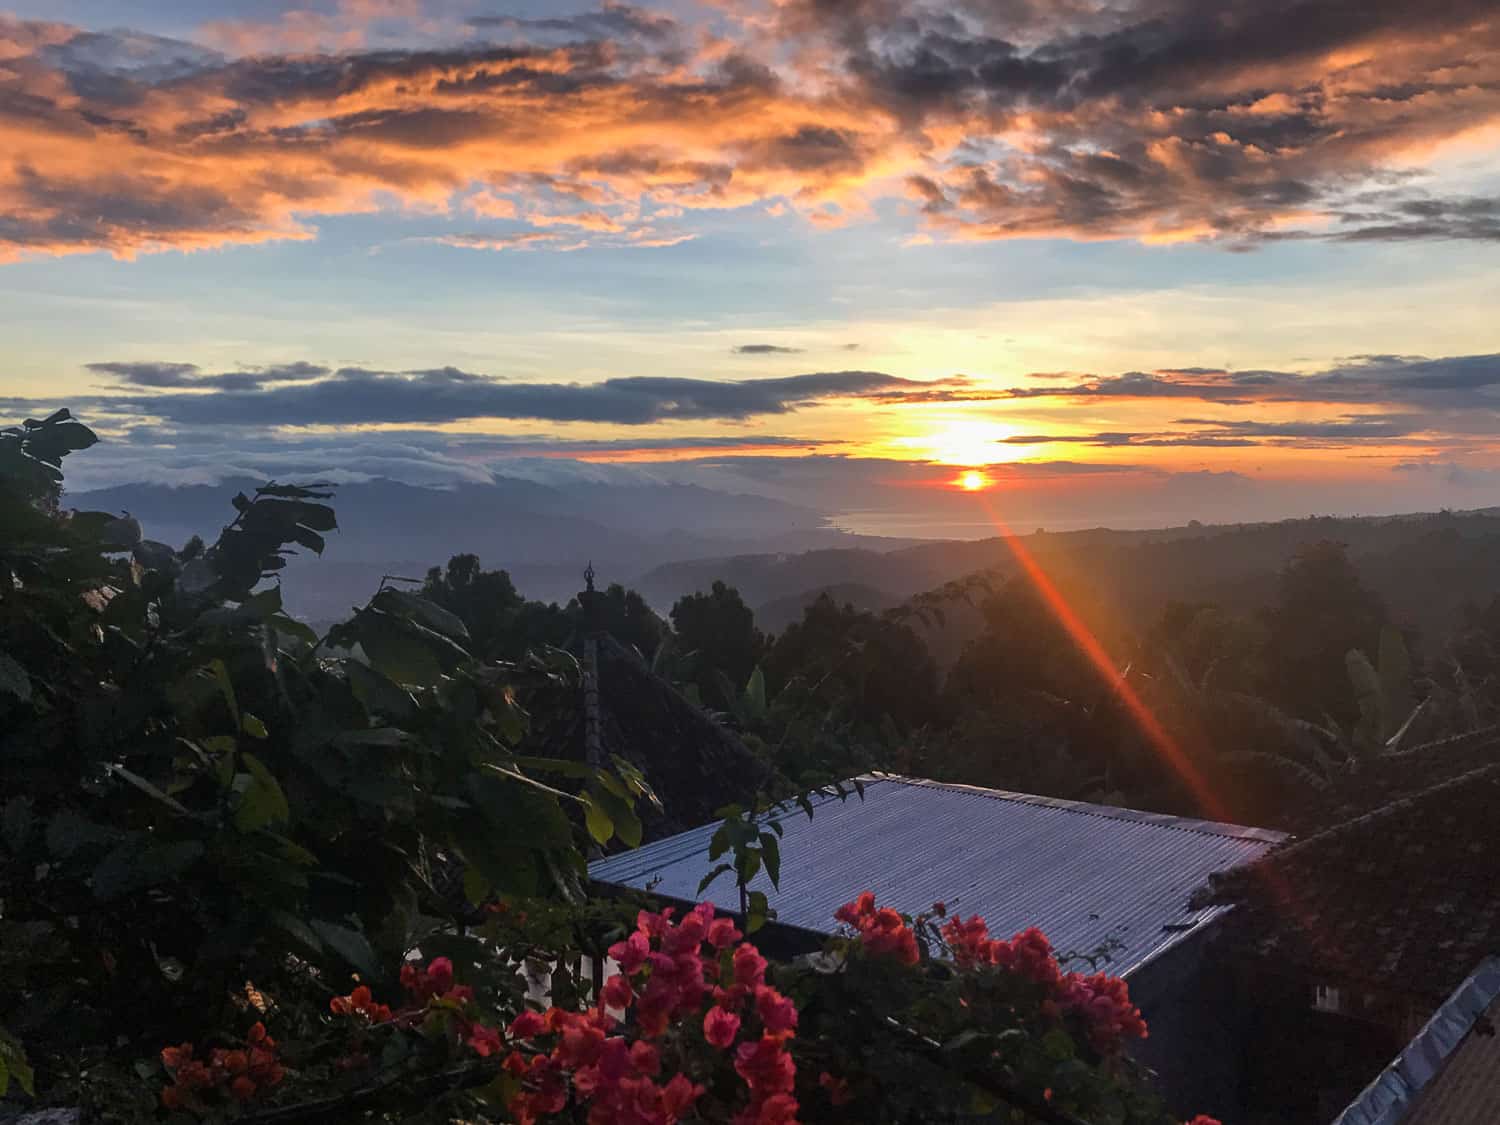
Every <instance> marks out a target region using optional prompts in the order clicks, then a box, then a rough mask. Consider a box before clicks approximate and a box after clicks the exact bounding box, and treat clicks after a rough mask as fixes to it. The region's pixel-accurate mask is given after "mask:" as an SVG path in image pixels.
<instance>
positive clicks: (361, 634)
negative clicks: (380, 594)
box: [347, 612, 443, 687]
mask: <svg viewBox="0 0 1500 1125" xmlns="http://www.w3.org/2000/svg"><path fill="white" fill-rule="evenodd" d="M430 632H431V631H430V630H424V629H423V628H422V627H421V626H420V625H415V624H413V623H412V622H409V621H401V620H400V619H398V618H394V617H391V616H389V615H387V614H383V613H369V612H366V613H361V614H359V615H358V616H357V617H355V619H354V620H353V621H352V622H350V623H349V626H348V628H347V635H348V636H350V637H352V638H353V639H354V640H357V641H358V642H359V645H360V647H361V648H363V649H364V651H365V655H366V656H367V657H368V658H369V660H370V663H371V664H372V665H373V666H374V667H375V669H376V670H377V671H380V672H383V673H384V674H385V675H387V676H389V677H390V678H391V679H392V680H394V681H395V682H396V683H398V684H416V685H418V686H419V687H428V686H431V685H432V684H435V683H437V682H438V680H440V679H441V678H442V676H443V665H442V662H441V661H440V660H439V659H438V656H437V653H436V652H435V651H434V647H433V645H432V644H430V643H429V640H428V636H424V634H430ZM431 635H432V636H436V634H431Z"/></svg>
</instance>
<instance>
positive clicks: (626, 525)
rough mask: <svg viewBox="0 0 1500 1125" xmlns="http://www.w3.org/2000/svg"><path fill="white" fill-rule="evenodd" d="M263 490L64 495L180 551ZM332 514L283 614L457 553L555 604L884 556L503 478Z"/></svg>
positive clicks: (581, 486)
mask: <svg viewBox="0 0 1500 1125" xmlns="http://www.w3.org/2000/svg"><path fill="white" fill-rule="evenodd" d="M259 483H263V482H260V481H252V480H226V481H224V482H222V483H220V484H216V485H191V486H185V487H168V486H165V485H149V484H129V485H121V486H117V487H114V488H108V489H101V490H97V491H92V492H80V493H69V494H68V496H67V499H66V502H67V503H68V504H70V505H72V506H75V507H79V508H90V509H100V510H104V511H111V512H130V513H131V514H132V515H134V516H135V517H136V518H137V519H139V520H140V521H141V523H142V525H143V526H144V527H145V529H146V534H147V536H148V537H150V538H153V539H158V540H161V541H163V542H167V543H171V544H173V545H181V543H182V542H184V541H185V540H186V539H187V538H188V537H189V536H191V535H202V536H203V537H204V538H205V539H212V538H213V537H215V536H216V535H217V534H218V532H219V530H220V529H221V528H222V527H223V526H224V524H226V523H227V522H229V520H230V519H231V518H232V517H233V515H234V510H233V508H232V507H231V505H230V498H231V497H233V496H234V494H235V493H236V492H238V491H247V492H248V491H251V490H253V488H254V487H255V486H256V485H257V484H259ZM333 504H334V506H335V507H336V508H337V510H338V517H339V530H338V532H337V533H335V534H333V535H331V536H329V539H328V548H327V550H326V551H325V553H324V556H323V558H322V559H316V560H313V559H299V560H296V561H294V562H293V564H292V566H291V567H290V568H289V569H288V576H289V580H288V581H287V583H286V596H287V601H288V604H289V605H291V607H292V608H293V609H294V610H295V611H296V612H298V613H300V614H303V615H305V616H308V617H312V618H327V617H332V616H338V615H341V614H343V613H345V612H347V610H348V608H349V606H350V605H351V604H354V603H355V602H358V601H362V600H363V598H364V597H365V596H367V594H368V593H369V592H371V591H373V590H374V588H375V586H376V585H377V583H378V582H379V581H380V577H381V575H382V574H388V573H389V574H402V575H410V576H412V577H421V575H422V574H423V573H424V572H425V571H426V569H427V567H429V566H433V565H437V564H441V563H443V562H446V561H447V559H448V558H449V557H450V556H452V555H455V554H459V553H461V552H472V553H474V554H477V555H479V556H480V558H481V559H482V560H483V561H484V562H485V563H486V564H487V565H489V566H494V567H504V568H505V569H507V570H509V571H510V572H511V576H512V578H513V580H514V581H515V583H516V585H517V587H518V588H519V589H520V590H521V591H522V592H523V593H525V594H526V595H527V596H529V597H533V598H540V599H542V600H544V601H553V600H559V601H561V600H566V599H567V598H568V597H570V596H572V594H574V593H575V592H576V591H577V590H578V588H579V586H580V585H581V581H582V575H583V570H584V567H585V566H586V565H587V564H588V563H589V562H590V561H592V562H593V563H594V565H595V568H596V569H597V570H598V572H599V575H600V578H601V579H602V580H604V581H626V580H628V579H630V578H632V577H633V576H635V575H637V574H640V573H641V572H642V571H645V570H648V569H651V568H653V567H656V566H658V565H660V564H662V563H665V562H669V561H672V560H676V559H690V558H704V557H711V556H720V557H722V556H725V555H731V554H734V553H735V552H737V551H741V550H744V548H745V547H746V546H747V545H749V544H750V543H754V544H756V545H757V546H759V547H769V548H771V549H773V550H782V551H789V552H795V551H806V550H808V549H809V548H813V547H824V546H833V545H838V546H865V547H875V546H884V545H885V542H884V541H882V540H878V539H872V538H868V537H862V536H855V535H850V534H847V533H845V532H841V531H837V530H834V529H831V528H829V527H827V526H826V523H825V521H824V519H823V516H822V515H821V514H819V513H818V512H815V511H813V510H811V509H808V508H801V507H798V506H797V505H794V504H787V503H783V502H782V501H779V500H771V499H767V498H765V497H762V496H750V495H744V494H739V493H728V492H719V491H715V490H712V489H707V488H701V487H697V486H693V485H677V484H639V483H620V484H617V483H608V482H598V481H567V482H560V483H546V484H544V483H537V482H534V481H530V480H521V479H515V478H509V477H501V478H499V479H497V480H496V481H495V482H494V483H493V484H464V485H459V486H456V487H451V488H427V487H422V486H418V485H409V484H401V483H398V482H396V481H391V480H372V481H367V482H361V483H357V484H345V485H340V486H339V487H338V488H337V492H336V495H335V498H334V500H333ZM890 545H892V546H900V545H903V541H891V543H890ZM871 553H872V554H873V553H875V552H871ZM667 604H668V605H670V604H671V603H670V602H668V603H667Z"/></svg>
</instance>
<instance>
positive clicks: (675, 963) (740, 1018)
mask: <svg viewBox="0 0 1500 1125" xmlns="http://www.w3.org/2000/svg"><path fill="white" fill-rule="evenodd" d="M672 915H673V911H671V910H670V909H668V910H664V911H662V912H661V913H660V914H652V913H650V912H648V911H644V910H643V911H641V913H640V914H639V915H638V916H637V918H636V930H635V932H634V933H632V934H631V935H630V936H629V937H628V938H626V939H625V940H624V941H621V942H617V943H616V944H615V945H613V946H611V947H610V950H609V956H610V958H611V959H612V960H614V961H615V962H616V963H617V964H618V965H619V966H620V974H619V975H618V976H615V977H612V978H610V980H609V981H608V982H607V983H606V984H605V986H604V988H603V990H602V994H601V995H600V997H599V1002H598V1003H597V1004H596V1005H595V1006H594V1007H593V1008H592V1009H590V1010H588V1011H586V1012H569V1011H566V1010H563V1009H559V1008H551V1009H549V1010H548V1011H547V1012H545V1013H539V1012H524V1013H522V1014H521V1015H520V1016H518V1017H517V1018H516V1020H515V1022H514V1023H512V1024H511V1026H510V1029H509V1035H510V1038H511V1039H513V1040H526V1041H531V1042H532V1043H535V1042H536V1041H537V1040H540V1039H543V1038H546V1039H547V1040H548V1043H547V1044H546V1045H545V1046H546V1051H545V1053H540V1054H536V1055H533V1056H532V1057H530V1058H529V1059H528V1058H527V1057H526V1056H525V1055H524V1054H522V1053H521V1052H520V1051H512V1052H511V1054H510V1055H509V1056H508V1057H507V1059H506V1061H505V1069H506V1070H507V1071H508V1072H509V1073H511V1074H513V1075H515V1076H516V1077H518V1078H521V1079H522V1080H523V1082H524V1088H523V1090H522V1091H521V1093H519V1094H517V1095H516V1096H515V1097H514V1098H513V1099H512V1100H511V1103H510V1105H509V1109H510V1112H511V1113H512V1114H513V1115H514V1116H515V1118H516V1120H517V1121H518V1122H521V1123H522V1125H526V1123H529V1122H534V1121H536V1120H538V1119H540V1118H542V1117H545V1116H547V1115H549V1114H556V1113H561V1112H562V1111H563V1110H564V1109H565V1108H566V1106H567V1104H568V1101H569V1097H570V1092H569V1080H571V1096H572V1097H573V1098H575V1099H576V1101H577V1102H578V1103H579V1104H581V1105H585V1106H587V1107H588V1120H589V1122H590V1123H591V1125H672V1123H673V1122H676V1121H679V1120H681V1119H682V1118H683V1117H684V1116H685V1115H687V1114H689V1113H690V1112H691V1111H692V1109H693V1107H694V1105H695V1104H696V1102H697V1101H698V1099H699V1098H700V1097H701V1096H702V1094H703V1093H704V1087H702V1086H700V1085H698V1084H696V1083H695V1082H693V1081H692V1080H691V1079H689V1078H688V1077H687V1076H686V1075H684V1074H678V1075H675V1076H674V1077H673V1078H672V1079H671V1080H670V1081H668V1082H665V1083H660V1082H659V1081H658V1080H657V1079H658V1075H659V1074H660V1070H661V1055H660V1050H659V1048H658V1047H657V1045H656V1042H655V1041H656V1040H659V1039H662V1038H663V1037H664V1036H667V1035H668V1034H669V1033H673V1032H674V1031H675V1032H676V1033H677V1034H679V1035H681V1036H682V1037H683V1040H682V1042H683V1046H684V1047H686V1048H689V1049H690V1048H691V1046H692V1042H693V1040H694V1039H695V1038H696V1036H695V1035H693V1034H692V1031H691V1029H692V1028H694V1027H701V1029H702V1037H703V1042H704V1043H705V1044H706V1045H708V1046H709V1047H711V1048H714V1049H715V1050H717V1051H730V1050H731V1048H732V1049H733V1055H732V1065H733V1067H734V1071H735V1073H736V1074H737V1075H739V1077H740V1079H741V1080H742V1081H743V1082H744V1083H745V1086H746V1089H747V1091H748V1094H749V1096H748V1098H747V1101H746V1104H745V1106H744V1107H743V1108H742V1109H741V1110H740V1111H739V1112H738V1113H737V1114H736V1116H735V1118H734V1121H735V1125H791V1123H793V1122H795V1120H796V1114H797V1100H796V1098H795V1097H793V1096H792V1089H793V1084H794V1081H795V1078H796V1073H797V1068H796V1065H795V1064H794V1063H793V1061H792V1057H791V1055H790V1054H789V1053H788V1052H787V1049H786V1044H787V1040H789V1039H791V1038H792V1037H793V1036H794V1035H795V1034H796V1029H797V1009H796V1006H795V1005H794V1004H793V1003H792V1002H791V1001H790V1000H789V999H787V998H786V997H785V996H783V995H781V993H779V992H777V991H776V989H774V988H772V987H771V986H769V985H767V984H766V979H765V978H766V959H765V958H764V957H762V956H761V955H760V953H759V951H757V950H756V948H755V947H754V946H753V945H749V944H741V943H740V938H741V937H742V936H743V935H742V934H741V933H740V931H739V930H738V929H736V928H735V925H734V922H733V920H732V919H730V918H717V917H715V916H714V909H713V907H712V906H711V905H710V904H708V903H704V904H702V905H700V906H698V907H695V908H694V909H693V910H691V911H689V912H688V913H687V914H686V915H684V916H683V918H682V920H681V922H677V923H674V922H673V921H672ZM616 1013H619V1015H616ZM622 1020H623V1021H625V1022H627V1023H628V1024H629V1026H630V1028H631V1029H632V1030H633V1031H634V1033H635V1036H636V1038H635V1040H634V1042H631V1041H630V1040H629V1039H627V1037H626V1036H625V1035H624V1034H620V1033H619V1028H618V1025H619V1024H620V1023H621V1022H622ZM612 1033H613V1034H612Z"/></svg>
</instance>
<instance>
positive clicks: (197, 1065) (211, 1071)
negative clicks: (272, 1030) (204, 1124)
mask: <svg viewBox="0 0 1500 1125" xmlns="http://www.w3.org/2000/svg"><path fill="white" fill-rule="evenodd" d="M196 1055H197V1052H196V1051H195V1050H194V1048H193V1045H192V1044H191V1043H183V1044H182V1045H181V1046H178V1047H163V1048H162V1051H161V1064H162V1066H164V1067H166V1068H167V1071H168V1073H170V1074H171V1075H172V1083H171V1084H170V1085H168V1086H166V1087H164V1088H163V1089H162V1092H161V1104H162V1105H164V1106H166V1107H167V1108H168V1109H203V1108H205V1103H204V1097H205V1096H208V1097H215V1096H219V1097H223V1096H228V1097H231V1098H233V1099H235V1100H236V1101H240V1102H248V1101H249V1100H250V1099H252V1098H254V1097H256V1096H257V1095H258V1094H260V1093H261V1092H262V1091H264V1090H265V1089H266V1088H267V1087H270V1086H275V1085H277V1084H278V1083H279V1082H280V1081H281V1080H282V1079H283V1078H284V1077H285V1076H286V1071H285V1069H284V1068H283V1067H282V1065H281V1063H280V1062H279V1061H278V1060H277V1058H276V1040H274V1039H272V1038H271V1037H270V1036H269V1035H267V1034H266V1026H265V1024H262V1023H257V1024H256V1025H255V1026H254V1027H252V1028H251V1029H250V1031H249V1033H248V1034H247V1035H246V1036H245V1045H244V1046H243V1047H238V1048H233V1049H225V1048H223V1047H215V1048H214V1049H213V1050H212V1051H210V1052H209V1055H208V1059H207V1060H206V1061H205V1060H202V1059H199V1058H197V1057H196Z"/></svg>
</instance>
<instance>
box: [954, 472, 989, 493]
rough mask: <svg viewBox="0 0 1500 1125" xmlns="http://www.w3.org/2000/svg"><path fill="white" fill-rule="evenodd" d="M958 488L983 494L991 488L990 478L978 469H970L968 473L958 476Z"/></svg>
mask: <svg viewBox="0 0 1500 1125" xmlns="http://www.w3.org/2000/svg"><path fill="white" fill-rule="evenodd" d="M957 483H958V487H959V488H961V489H963V490H964V491H965V492H981V491H983V490H984V489H986V488H988V487H989V486H990V478H989V477H987V476H985V475H984V474H983V473H981V472H980V471H979V470H978V469H970V470H969V471H968V472H966V473H959V474H958V481H957Z"/></svg>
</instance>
